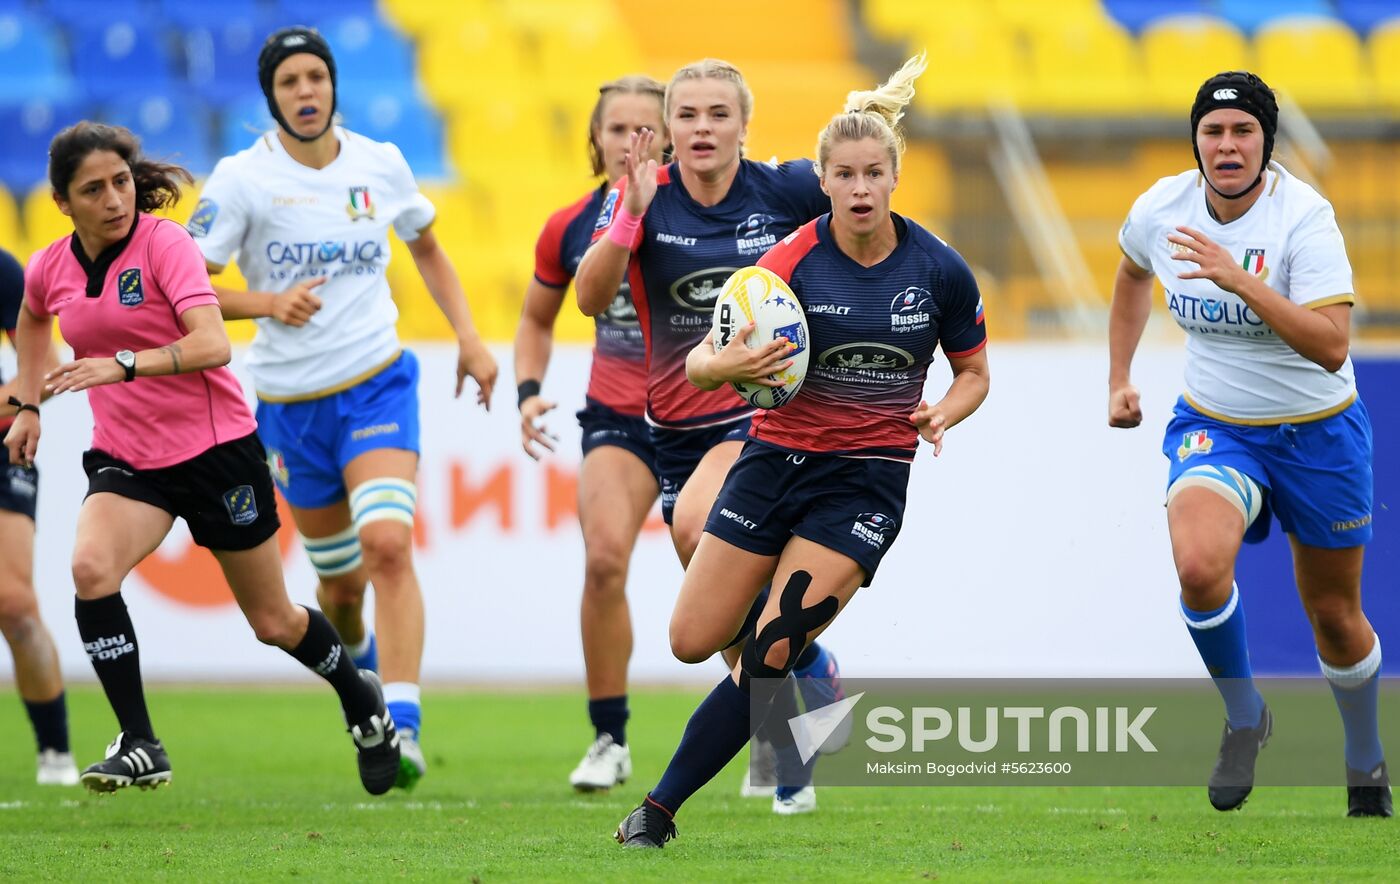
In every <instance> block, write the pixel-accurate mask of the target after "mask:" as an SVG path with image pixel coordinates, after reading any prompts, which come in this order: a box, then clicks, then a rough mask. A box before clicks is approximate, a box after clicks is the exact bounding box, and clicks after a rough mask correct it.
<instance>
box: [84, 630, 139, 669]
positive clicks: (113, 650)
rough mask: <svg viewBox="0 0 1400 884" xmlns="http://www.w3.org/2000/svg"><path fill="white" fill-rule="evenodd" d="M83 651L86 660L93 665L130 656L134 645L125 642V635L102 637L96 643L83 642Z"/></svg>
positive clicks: (134, 647)
mask: <svg viewBox="0 0 1400 884" xmlns="http://www.w3.org/2000/svg"><path fill="white" fill-rule="evenodd" d="M83 650H85V651H87V655H88V659H90V660H92V661H93V662H94V663H96V662H98V661H99V660H115V659H117V658H118V657H120V656H121V655H122V654H130V653H132V652H134V651H135V650H136V643H135V642H131V641H127V638H126V633H124V632H123V633H122V634H120V635H112V636H103V637H102V638H99V639H98V640H97V641H91V642H83Z"/></svg>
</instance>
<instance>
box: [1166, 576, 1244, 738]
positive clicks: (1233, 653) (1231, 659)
mask: <svg viewBox="0 0 1400 884" xmlns="http://www.w3.org/2000/svg"><path fill="white" fill-rule="evenodd" d="M1181 616H1182V619H1184V620H1185V621H1186V625H1187V626H1189V627H1190V629H1189V630H1188V631H1189V632H1190V633H1191V640H1192V641H1194V642H1195V643H1196V650H1197V651H1198V652H1199V653H1200V655H1201V662H1203V663H1205V664H1206V670H1207V671H1208V672H1210V677H1211V678H1212V679H1214V680H1215V687H1216V689H1218V690H1219V691H1220V696H1221V697H1222V698H1223V699H1224V700H1225V717H1226V719H1227V720H1228V721H1229V722H1230V727H1235V728H1238V727H1256V726H1258V724H1259V716H1261V715H1263V713H1264V698H1263V697H1261V696H1259V691H1258V690H1256V689H1255V687H1254V673H1253V672H1252V671H1251V670H1250V668H1249V645H1248V644H1247V643H1246V641H1245V634H1244V608H1243V607H1242V606H1241V605H1240V588H1239V587H1238V586H1231V587H1230V600H1229V601H1227V602H1226V603H1225V604H1224V605H1222V606H1221V607H1219V608H1216V609H1215V610H1214V611H1193V610H1191V609H1190V608H1188V607H1186V603H1185V602H1182V604H1181Z"/></svg>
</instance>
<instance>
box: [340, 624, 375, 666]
mask: <svg viewBox="0 0 1400 884" xmlns="http://www.w3.org/2000/svg"><path fill="white" fill-rule="evenodd" d="M347 650H348V651H349V652H350V659H351V660H353V661H355V668H356V669H368V670H370V671H371V672H378V671H379V642H378V641H376V640H375V638H374V633H372V632H366V633H365V637H364V639H363V640H362V641H361V642H360V643H359V644H358V645H355V646H354V647H353V648H347Z"/></svg>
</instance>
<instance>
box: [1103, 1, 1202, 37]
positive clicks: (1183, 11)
mask: <svg viewBox="0 0 1400 884" xmlns="http://www.w3.org/2000/svg"><path fill="white" fill-rule="evenodd" d="M1103 5H1104V11H1106V12H1107V13H1108V14H1109V15H1110V16H1112V17H1113V18H1114V20H1116V21H1117V22H1118V23H1119V24H1120V25H1122V26H1123V27H1125V28H1127V29H1128V30H1130V31H1132V32H1133V33H1135V34H1136V33H1138V32H1140V31H1141V30H1142V29H1143V28H1145V27H1147V26H1148V25H1149V24H1151V23H1152V22H1154V21H1156V20H1157V19H1159V18H1166V17H1168V16H1173V15H1207V14H1209V13H1210V12H1211V6H1212V5H1213V4H1211V3H1210V2H1209V0H1104V4H1103Z"/></svg>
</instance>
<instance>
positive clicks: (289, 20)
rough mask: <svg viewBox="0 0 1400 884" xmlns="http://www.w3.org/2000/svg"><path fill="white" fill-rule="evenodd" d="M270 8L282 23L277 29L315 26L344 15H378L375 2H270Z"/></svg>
mask: <svg viewBox="0 0 1400 884" xmlns="http://www.w3.org/2000/svg"><path fill="white" fill-rule="evenodd" d="M271 7H272V8H271V13H272V14H273V15H275V16H276V17H277V20H278V21H279V22H281V23H282V24H281V25H279V26H278V27H283V26H286V25H294V24H300V25H309V24H315V23H316V22H322V21H330V20H331V19H333V18H339V17H341V16H346V15H351V16H364V17H366V18H375V17H376V16H378V15H379V10H378V6H377V4H376V2H375V0H280V2H278V0H272V2H271Z"/></svg>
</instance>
